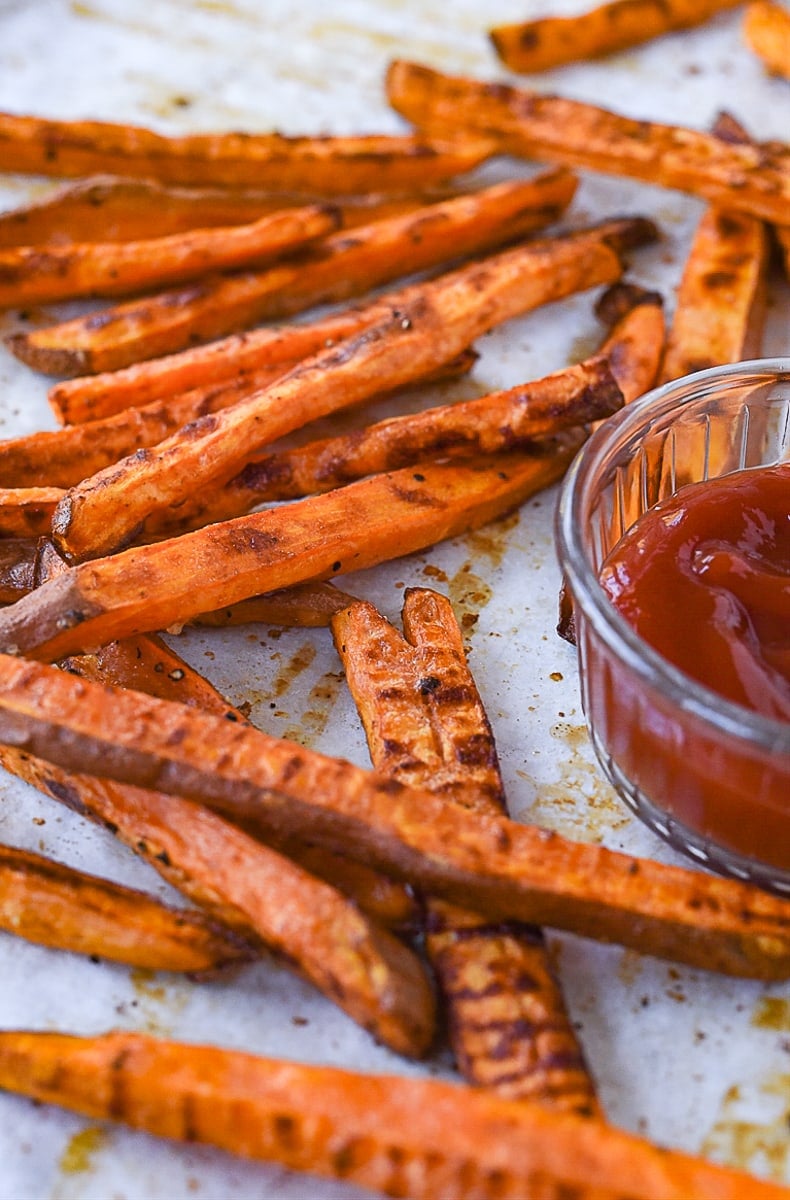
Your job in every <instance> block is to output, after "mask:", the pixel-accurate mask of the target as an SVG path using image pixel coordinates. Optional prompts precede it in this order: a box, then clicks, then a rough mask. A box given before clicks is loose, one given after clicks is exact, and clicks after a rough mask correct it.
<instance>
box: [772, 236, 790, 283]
mask: <svg viewBox="0 0 790 1200" xmlns="http://www.w3.org/2000/svg"><path fill="white" fill-rule="evenodd" d="M774 228H775V230H776V236H777V238H778V239H779V246H780V248H781V251H782V257H783V258H784V264H785V275H786V276H787V278H788V280H790V225H776V226H774Z"/></svg>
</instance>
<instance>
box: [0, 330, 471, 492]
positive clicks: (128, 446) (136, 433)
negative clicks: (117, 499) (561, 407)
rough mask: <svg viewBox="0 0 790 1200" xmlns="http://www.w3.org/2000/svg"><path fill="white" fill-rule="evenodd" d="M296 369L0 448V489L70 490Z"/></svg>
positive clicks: (266, 371)
mask: <svg viewBox="0 0 790 1200" xmlns="http://www.w3.org/2000/svg"><path fill="white" fill-rule="evenodd" d="M476 360H477V355H476V354H475V353H474V352H473V351H471V350H469V351H467V352H466V353H465V354H460V355H458V356H457V357H456V358H454V359H452V360H451V361H450V362H448V363H443V364H442V365H441V366H440V367H439V369H438V370H436V371H431V372H430V373H429V375H428V376H426V378H425V380H424V381H423V382H428V380H429V379H430V380H436V379H439V378H451V377H452V378H454V377H456V376H457V375H458V374H460V373H461V372H463V371H467V370H471V368H472V366H473V365H474V363H475V362H476ZM294 366H296V363H289V364H282V365H281V366H271V367H261V368H259V369H258V370H257V371H255V372H254V373H253V374H251V375H245V374H240V375H239V376H238V378H237V379H235V380H232V381H229V382H227V383H224V384H215V385H212V386H209V387H202V388H193V389H192V391H189V392H184V393H182V394H181V395H179V396H172V397H169V398H163V399H161V400H152V401H151V402H150V403H148V404H146V405H143V406H142V407H141V408H136V407H135V408H127V409H125V410H123V411H121V412H118V413H114V414H113V415H112V416H110V417H100V418H99V419H98V420H95V421H86V422H84V423H83V424H81V425H69V426H67V427H66V428H65V429H56V430H44V431H42V432H39V433H31V434H27V435H26V436H23V437H17V438H11V439H9V440H8V441H2V442H0V485H2V484H3V483H7V484H9V485H13V486H14V487H17V488H18V487H59V488H68V487H72V486H74V485H75V484H77V483H80V482H81V480H83V479H85V478H86V476H90V475H95V474H96V473H97V472H98V471H101V470H103V469H104V468H105V467H109V466H112V465H113V464H114V463H117V462H118V461H119V459H121V458H124V457H125V456H127V455H130V454H135V453H137V452H139V451H141V450H146V449H148V448H149V447H151V446H156V445H157V444H158V443H159V442H161V441H164V439H165V438H166V437H168V436H169V435H171V434H173V433H175V432H176V431H177V430H179V429H181V428H182V427H183V426H184V425H189V424H190V423H191V422H192V421H197V420H200V418H201V417H205V416H207V415H208V414H210V413H213V412H219V411H220V410H221V409H223V408H230V406H231V405H233V404H236V403H238V402H239V401H241V400H244V399H245V398H246V397H247V396H249V395H252V394H253V393H254V392H257V391H260V389H261V388H263V387H266V386H268V385H269V384H271V383H273V382H274V381H275V380H277V379H278V378H279V377H280V376H281V375H284V374H286V373H287V370H288V368H289V367H290V368H293V367H294Z"/></svg>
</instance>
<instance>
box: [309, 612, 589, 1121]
mask: <svg viewBox="0 0 790 1200" xmlns="http://www.w3.org/2000/svg"><path fill="white" fill-rule="evenodd" d="M403 628H404V636H403V637H401V635H400V634H399V633H398V632H397V631H396V630H395V629H394V628H393V626H392V625H390V624H389V622H388V621H386V620H385V619H384V617H382V616H381V614H380V613H378V612H377V611H376V609H375V608H374V607H373V605H371V604H369V603H365V602H363V601H357V602H356V603H354V604H352V605H351V606H350V607H348V608H346V609H344V610H343V611H342V612H340V613H338V615H337V616H336V617H335V618H334V620H333V621H332V632H333V635H334V637H335V644H336V646H337V648H338V653H339V654H340V657H341V660H342V662H343V666H344V669H345V671H346V678H347V679H348V684H349V687H350V689H351V693H352V695H353V697H354V700H355V702H356V705H357V708H358V709H359V713H360V716H361V718H362V723H363V725H364V727H365V733H366V736H367V740H368V746H369V747H370V753H371V759H372V761H373V765H374V766H375V767H376V769H377V770H378V771H380V772H381V773H382V774H385V775H387V776H388V777H389V778H392V779H397V780H399V781H400V782H403V783H407V784H409V785H412V786H416V787H422V788H425V789H426V790H428V791H432V792H434V793H437V794H438V795H440V796H442V797H444V798H445V799H448V800H450V801H455V802H459V801H460V803H462V804H465V805H467V806H468V805H470V804H471V805H473V806H474V809H475V811H479V812H493V813H502V812H504V811H505V798H504V786H503V783H502V777H501V774H500V771H499V763H498V759H497V753H496V746H495V744H494V737H493V733H492V731H491V726H490V724H489V721H488V718H487V716H486V713H485V709H484V707H483V702H482V700H481V698H480V695H479V692H478V691H477V687H476V685H475V682H474V679H473V677H472V674H471V672H470V670H469V667H468V664H467V661H466V655H465V652H464V647H463V641H462V637H461V631H460V629H459V627H458V624H457V622H456V620H455V617H454V615H453V612H452V608H451V605H450V603H449V601H448V600H446V599H445V597H443V596H440V595H438V594H437V593H436V592H432V591H430V590H429V589H425V588H410V589H408V590H407V592H406V594H405V597H404V605H403ZM426 919H427V930H426V950H427V953H428V957H429V960H430V962H431V965H432V966H433V969H434V972H435V973H436V977H437V981H438V983H439V987H440V991H441V993H442V995H443V997H444V1003H445V1008H446V1012H447V1019H448V1026H449V1032H450V1040H451V1043H452V1047H453V1050H454V1052H455V1058H456V1062H457V1063H458V1066H459V1069H460V1070H461V1073H462V1074H463V1075H464V1077H465V1078H466V1079H467V1080H468V1081H469V1082H470V1083H474V1084H476V1085H478V1086H482V1087H488V1088H493V1089H495V1090H496V1091H497V1092H498V1093H499V1094H500V1095H504V1096H508V1097H509V1098H511V1099H516V1098H525V1097H530V1098H532V1099H540V1100H541V1101H543V1102H544V1103H548V1104H555V1105H557V1106H558V1107H560V1108H572V1109H575V1110H576V1111H579V1112H586V1113H588V1114H589V1113H591V1112H594V1111H596V1108H597V1103H596V1098H595V1089H594V1086H593V1084H592V1081H591V1079H590V1076H589V1074H588V1072H587V1070H586V1068H585V1064H584V1059H583V1056H582V1053H581V1050H580V1048H579V1045H578V1043H577V1040H576V1037H575V1035H574V1032H573V1029H572V1027H571V1024H570V1021H569V1020H568V1015H567V1012H566V1010H565V1004H564V1001H563V998H562V993H561V991H560V988H559V985H558V983H557V980H556V979H555V977H554V974H553V972H552V970H551V967H550V964H549V960H548V955H547V951H546V945H545V942H544V940H543V936H542V933H541V930H540V929H539V928H537V927H536V926H533V925H519V924H518V923H517V922H509V923H507V924H501V925H496V924H491V923H487V922H486V921H485V920H484V919H482V918H481V917H479V916H477V914H476V913H473V912H469V911H468V910H466V909H459V908H458V907H456V906H455V905H449V904H447V903H445V902H443V901H438V900H431V899H430V898H429V899H428V901H427V904H426Z"/></svg>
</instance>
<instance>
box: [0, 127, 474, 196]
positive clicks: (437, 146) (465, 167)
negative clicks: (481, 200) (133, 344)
mask: <svg viewBox="0 0 790 1200" xmlns="http://www.w3.org/2000/svg"><path fill="white" fill-rule="evenodd" d="M492 152H493V150H492V146H491V143H490V142H488V141H487V140H486V139H484V138H481V137H478V136H475V137H472V138H462V139H457V138H455V139H449V140H444V141H436V140H431V139H429V138H423V137H413V136H408V135H406V136H403V135H401V136H389V135H378V134H372V135H366V136H362V137H359V136H352V137H330V136H319V137H287V136H284V135H283V134H280V133H263V134H254V133H195V134H186V135H183V136H181V137H166V136H164V135H162V134H159V133H155V132H154V131H153V130H150V129H144V128H142V127H140V126H135V125H123V124H117V123H115V124H113V123H111V122H109V121H63V120H57V119H51V118H45V117H35V116H26V115H19V114H16V113H0V162H1V163H2V164H3V167H2V169H3V170H4V171H15V172H22V173H27V174H33V175H51V176H55V177H56V178H64V177H65V178H69V177H71V178H73V177H75V176H84V175H95V174H96V173H97V172H102V173H105V174H109V175H120V176H122V177H124V178H142V179H156V180H159V181H161V182H163V183H175V184H185V185H189V186H192V185H195V184H197V185H204V184H207V185H209V186H213V187H223V188H238V187H254V188H262V189H270V190H273V191H280V192H310V191H315V192H317V193H318V194H319V195H323V196H328V195H343V194H344V193H345V194H349V193H350V194H352V195H362V194H364V193H365V192H376V191H382V190H384V191H394V190H397V189H402V188H409V187H424V186H426V185H430V184H433V183H436V182H439V181H442V180H446V179H451V178H452V177H453V176H455V175H459V174H463V173H464V172H466V171H469V170H471V169H472V168H473V167H476V166H478V164H479V163H481V162H483V161H484V160H485V159H486V158H489V157H490V155H491V154H492Z"/></svg>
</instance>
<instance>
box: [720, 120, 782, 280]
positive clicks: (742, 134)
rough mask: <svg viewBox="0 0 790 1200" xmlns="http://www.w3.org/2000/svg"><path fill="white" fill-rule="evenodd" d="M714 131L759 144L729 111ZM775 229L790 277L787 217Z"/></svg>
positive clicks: (737, 141)
mask: <svg viewBox="0 0 790 1200" xmlns="http://www.w3.org/2000/svg"><path fill="white" fill-rule="evenodd" d="M713 132H714V133H715V134H716V137H718V138H721V139H722V140H723V141H727V142H732V143H734V144H735V145H738V146H755V145H759V143H758V142H756V140H755V139H754V138H753V137H752V136H751V134H750V133H749V131H748V130H747V129H745V128H744V126H743V125H742V124H741V122H740V121H739V120H738V119H737V118H736V117H734V116H733V115H732V113H729V112H720V113H719V114H718V116H717V117H716V120H715V121H714V123H713ZM768 145H769V146H770V147H773V148H775V149H777V150H778V151H780V152H784V153H787V152H788V147H787V146H786V145H781V146H778V147H777V146H776V144H775V143H773V142H769V143H768ZM773 230H774V233H775V234H776V238H777V241H778V242H779V250H780V252H781V255H782V257H783V258H784V267H785V275H786V276H787V278H788V279H790V224H788V222H787V219H785V223H784V224H783V225H774V226H773Z"/></svg>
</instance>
